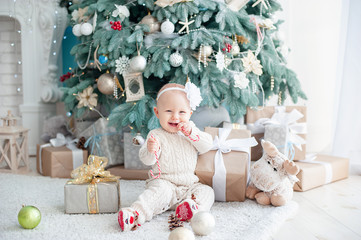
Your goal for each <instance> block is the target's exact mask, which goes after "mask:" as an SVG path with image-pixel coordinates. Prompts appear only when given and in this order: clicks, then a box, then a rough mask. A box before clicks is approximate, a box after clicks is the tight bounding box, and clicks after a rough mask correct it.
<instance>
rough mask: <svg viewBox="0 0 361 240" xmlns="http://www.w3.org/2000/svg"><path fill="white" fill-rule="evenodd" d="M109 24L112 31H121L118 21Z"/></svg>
mask: <svg viewBox="0 0 361 240" xmlns="http://www.w3.org/2000/svg"><path fill="white" fill-rule="evenodd" d="M109 24H110V25H111V28H112V29H113V30H118V31H120V30H122V25H121V24H120V21H115V22H113V21H110V22H109Z"/></svg>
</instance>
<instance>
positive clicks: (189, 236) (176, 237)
mask: <svg viewBox="0 0 361 240" xmlns="http://www.w3.org/2000/svg"><path fill="white" fill-rule="evenodd" d="M168 240H195V237H194V234H193V233H192V231H191V230H189V229H188V228H185V227H179V228H176V229H174V230H173V231H172V232H171V233H170V234H169V237H168Z"/></svg>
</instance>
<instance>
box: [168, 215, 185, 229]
mask: <svg viewBox="0 0 361 240" xmlns="http://www.w3.org/2000/svg"><path fill="white" fill-rule="evenodd" d="M168 223H169V230H171V231H173V230H174V229H176V228H178V227H183V222H182V221H181V220H180V219H179V218H177V216H175V215H174V214H171V215H170V216H169V217H168Z"/></svg>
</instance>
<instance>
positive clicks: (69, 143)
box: [39, 133, 83, 174]
mask: <svg viewBox="0 0 361 240" xmlns="http://www.w3.org/2000/svg"><path fill="white" fill-rule="evenodd" d="M77 141H78V139H71V138H70V137H65V136H64V135H63V134H61V133H57V134H56V138H52V139H50V143H46V144H42V145H40V148H39V171H40V173H41V174H43V166H42V159H41V152H42V150H43V148H45V147H62V146H64V145H65V146H66V147H67V148H69V149H70V150H71V153H72V157H73V169H75V168H77V167H79V166H81V165H82V164H83V150H81V149H78V148H77V147H76V145H75V142H77Z"/></svg>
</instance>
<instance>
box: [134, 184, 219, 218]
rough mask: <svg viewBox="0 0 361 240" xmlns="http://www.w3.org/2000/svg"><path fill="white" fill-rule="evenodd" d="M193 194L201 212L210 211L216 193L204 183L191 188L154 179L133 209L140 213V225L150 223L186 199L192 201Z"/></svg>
mask: <svg viewBox="0 0 361 240" xmlns="http://www.w3.org/2000/svg"><path fill="white" fill-rule="evenodd" d="M192 194H193V195H194V197H195V200H194V201H195V202H196V203H197V204H198V208H199V210H200V211H209V210H210V209H211V207H212V205H213V203H214V191H213V189H212V188H211V187H209V186H207V185H204V184H202V183H195V184H193V185H190V186H176V185H175V184H173V183H171V182H169V181H167V180H163V179H154V180H152V181H150V182H148V183H147V186H146V189H145V191H144V192H143V193H142V194H140V195H139V197H138V200H137V201H135V202H134V203H133V204H132V205H131V207H132V208H134V209H135V210H136V211H138V213H139V219H138V223H139V224H143V223H144V222H145V221H149V220H151V219H152V218H153V216H154V215H157V214H161V213H163V212H165V211H167V210H168V209H175V207H176V206H177V205H178V204H179V203H180V202H182V201H183V200H185V199H191V198H192Z"/></svg>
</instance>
